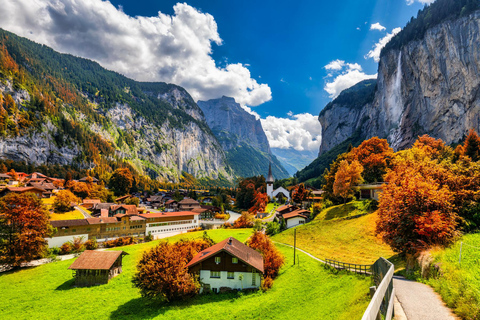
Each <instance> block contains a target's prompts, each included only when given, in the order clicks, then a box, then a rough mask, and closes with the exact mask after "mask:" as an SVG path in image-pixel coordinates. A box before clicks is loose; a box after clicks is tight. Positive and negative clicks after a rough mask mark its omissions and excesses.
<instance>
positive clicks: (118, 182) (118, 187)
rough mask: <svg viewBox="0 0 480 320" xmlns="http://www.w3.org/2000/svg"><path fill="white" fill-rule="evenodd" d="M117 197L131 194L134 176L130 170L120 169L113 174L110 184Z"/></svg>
mask: <svg viewBox="0 0 480 320" xmlns="http://www.w3.org/2000/svg"><path fill="white" fill-rule="evenodd" d="M109 185H110V187H111V188H112V189H113V192H114V193H115V195H116V196H122V195H125V194H127V193H129V192H130V189H131V188H132V185H133V175H132V173H131V172H130V169H128V168H118V169H117V170H115V172H114V173H113V174H112V177H111V178H110V182H109Z"/></svg>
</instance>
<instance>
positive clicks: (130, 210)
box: [110, 204, 138, 215]
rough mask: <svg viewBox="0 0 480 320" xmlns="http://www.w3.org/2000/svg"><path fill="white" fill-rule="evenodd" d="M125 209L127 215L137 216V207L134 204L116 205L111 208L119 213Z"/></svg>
mask: <svg viewBox="0 0 480 320" xmlns="http://www.w3.org/2000/svg"><path fill="white" fill-rule="evenodd" d="M120 208H123V209H125V213H126V214H128V215H130V214H137V213H138V210H137V206H136V205H134V204H116V205H113V206H111V207H110V210H111V211H117V210H118V209H120Z"/></svg>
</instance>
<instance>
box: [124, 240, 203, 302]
mask: <svg viewBox="0 0 480 320" xmlns="http://www.w3.org/2000/svg"><path fill="white" fill-rule="evenodd" d="M208 247H209V244H208V242H206V241H204V240H192V241H181V242H177V243H174V244H171V243H168V242H163V243H160V244H159V245H158V246H156V247H154V248H152V249H150V250H148V251H145V252H144V253H143V256H142V259H141V260H140V261H139V263H138V264H137V273H136V274H135V276H134V277H133V280H132V282H133V284H134V286H135V287H137V288H139V289H140V293H141V294H142V296H144V297H148V298H156V299H160V300H164V301H172V300H181V299H186V298H188V297H191V296H193V295H195V294H197V293H198V292H199V290H200V283H199V281H198V279H197V278H196V277H195V276H194V275H192V274H190V273H188V268H187V267H186V265H187V263H188V262H189V261H190V260H191V259H192V258H193V257H194V256H195V255H196V254H197V253H198V252H200V251H202V250H204V249H206V248H208Z"/></svg>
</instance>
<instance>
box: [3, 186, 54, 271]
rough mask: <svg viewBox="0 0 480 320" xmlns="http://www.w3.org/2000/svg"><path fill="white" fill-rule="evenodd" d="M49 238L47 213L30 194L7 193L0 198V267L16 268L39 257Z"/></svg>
mask: <svg viewBox="0 0 480 320" xmlns="http://www.w3.org/2000/svg"><path fill="white" fill-rule="evenodd" d="M51 235H52V227H51V225H50V223H49V220H48V211H47V209H46V208H45V206H44V205H43V203H42V201H41V200H40V199H38V198H37V196H36V195H35V194H33V193H24V194H16V193H9V194H7V195H6V196H4V197H3V198H1V199H0V264H7V265H11V266H13V267H19V266H20V265H21V264H22V263H23V262H28V261H31V260H33V259H36V258H39V257H41V256H42V255H43V254H44V253H45V252H46V249H47V241H46V240H45V238H47V237H50V236H51Z"/></svg>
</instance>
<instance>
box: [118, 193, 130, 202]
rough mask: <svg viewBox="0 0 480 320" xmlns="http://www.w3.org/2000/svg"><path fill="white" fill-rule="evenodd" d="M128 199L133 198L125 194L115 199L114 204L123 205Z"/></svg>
mask: <svg viewBox="0 0 480 320" xmlns="http://www.w3.org/2000/svg"><path fill="white" fill-rule="evenodd" d="M130 198H133V196H132V195H131V194H127V195H124V196H121V197H118V198H116V199H115V202H116V203H123V202H125V201H126V200H127V199H130Z"/></svg>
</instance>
